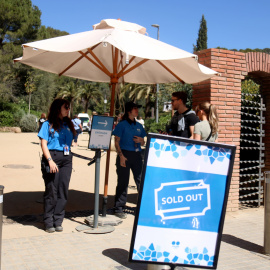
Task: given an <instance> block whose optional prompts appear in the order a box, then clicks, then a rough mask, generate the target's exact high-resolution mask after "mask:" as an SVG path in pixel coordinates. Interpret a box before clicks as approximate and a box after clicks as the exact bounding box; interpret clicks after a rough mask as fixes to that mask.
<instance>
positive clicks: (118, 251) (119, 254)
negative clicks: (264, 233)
mask: <svg viewBox="0 0 270 270" xmlns="http://www.w3.org/2000/svg"><path fill="white" fill-rule="evenodd" d="M102 254H103V255H104V256H107V257H109V258H110V259H112V260H114V261H116V262H117V263H119V264H122V266H120V267H118V268H115V269H119V270H122V269H123V270H124V269H136V270H137V269H139V268H138V266H141V268H140V269H146V266H147V265H146V264H141V263H140V264H138V263H131V262H129V261H128V251H127V250H125V249H122V248H109V249H105V250H103V252H102ZM126 267H127V268H126Z"/></svg>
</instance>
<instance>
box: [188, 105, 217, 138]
mask: <svg viewBox="0 0 270 270" xmlns="http://www.w3.org/2000/svg"><path fill="white" fill-rule="evenodd" d="M195 111H196V114H197V115H198V117H199V118H200V120H201V122H199V123H197V124H196V125H195V126H194V137H193V138H194V139H195V140H202V141H209V142H217V140H218V114H217V110H216V107H215V106H214V105H212V104H210V103H209V102H203V103H200V104H199V105H198V106H197V107H196V110H195Z"/></svg>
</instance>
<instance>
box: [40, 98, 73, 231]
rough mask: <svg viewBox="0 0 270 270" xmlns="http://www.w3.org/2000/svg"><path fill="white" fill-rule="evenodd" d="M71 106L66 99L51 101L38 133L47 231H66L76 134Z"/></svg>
mask: <svg viewBox="0 0 270 270" xmlns="http://www.w3.org/2000/svg"><path fill="white" fill-rule="evenodd" d="M69 110H70V104H69V102H68V101H67V100H64V99H55V100H54V101H53V103H52V104H51V107H50V110H49V114H48V120H47V121H46V122H44V123H43V125H42V127H41V129H40V131H39V133H38V137H39V138H40V139H41V149H42V152H43V156H42V159H41V171H42V177H43V179H44V182H45V193H44V225H45V231H46V232H48V233H53V232H55V231H57V232H62V231H63V227H62V222H63V220H64V216H65V206H66V203H67V197H68V187H69V182H70V177H71V171H72V154H71V152H70V146H71V143H72V140H73V138H74V137H75V135H76V131H75V129H74V126H73V124H72V122H71V119H70V118H69V117H68V114H69Z"/></svg>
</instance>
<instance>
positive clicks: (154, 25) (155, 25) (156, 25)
mask: <svg viewBox="0 0 270 270" xmlns="http://www.w3.org/2000/svg"><path fill="white" fill-rule="evenodd" d="M151 26H153V27H155V28H157V40H159V25H158V24H152V25H151ZM158 92H159V84H158V83H157V93H156V95H157V96H156V123H158Z"/></svg>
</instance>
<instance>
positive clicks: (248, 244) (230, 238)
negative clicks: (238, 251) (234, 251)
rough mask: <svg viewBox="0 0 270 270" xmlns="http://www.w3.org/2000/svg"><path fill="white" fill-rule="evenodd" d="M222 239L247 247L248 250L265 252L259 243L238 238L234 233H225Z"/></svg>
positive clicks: (243, 247) (240, 246)
mask: <svg viewBox="0 0 270 270" xmlns="http://www.w3.org/2000/svg"><path fill="white" fill-rule="evenodd" d="M222 241H223V242H225V243H227V244H230V245H234V246H236V247H239V248H242V249H246V250H248V251H251V252H256V253H262V254H263V247H262V246H260V245H257V244H255V243H252V242H250V241H247V240H244V239H241V238H238V237H236V236H234V235H230V234H223V235H222Z"/></svg>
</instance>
